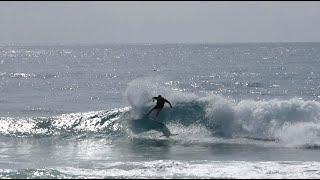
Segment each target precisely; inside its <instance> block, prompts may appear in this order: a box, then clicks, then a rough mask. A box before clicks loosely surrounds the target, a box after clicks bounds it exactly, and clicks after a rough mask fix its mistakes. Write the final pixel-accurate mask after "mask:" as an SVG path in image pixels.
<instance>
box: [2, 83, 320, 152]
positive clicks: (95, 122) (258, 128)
mask: <svg viewBox="0 0 320 180" xmlns="http://www.w3.org/2000/svg"><path fill="white" fill-rule="evenodd" d="M139 81H140V80H139ZM141 84H144V83H142V82H138V81H136V82H133V83H132V84H129V86H128V89H127V98H128V102H129V103H130V105H131V106H128V107H122V108H115V109H111V110H107V111H93V112H85V113H69V114H62V115H59V116H54V117H32V118H27V117H25V118H23V117H14V118H13V117H1V118H0V134H1V135H2V136H13V137H46V136H59V137H61V138H66V137H73V136H76V137H86V136H90V135H93V136H97V137H104V138H105V137H110V138H116V137H124V136H134V135H136V134H139V133H143V132H146V131H150V130H156V131H157V130H158V129H159V127H156V126H155V125H154V124H152V123H140V124H139V123H137V122H138V121H137V120H145V122H148V119H146V118H143V114H145V113H147V112H148V111H149V110H150V109H151V108H152V107H153V105H154V104H153V103H152V101H151V98H152V96H151V94H154V92H153V90H154V89H153V88H154V87H152V86H151V87H143V86H141ZM156 87H160V86H156ZM161 87H164V88H163V89H162V90H161V89H160V90H159V89H157V92H161V94H162V95H163V96H164V97H165V98H167V99H168V100H169V101H170V102H171V103H172V105H173V106H174V108H173V109H170V107H169V106H168V105H165V108H164V109H163V110H162V111H161V113H160V115H159V116H158V117H154V116H155V113H151V114H150V117H151V118H152V119H156V120H157V121H160V122H163V123H165V124H166V125H167V127H168V128H169V129H170V131H171V132H172V133H178V134H180V135H181V136H182V135H190V136H187V137H189V138H191V137H192V135H191V134H192V133H194V135H193V138H199V139H201V138H202V137H204V136H206V137H207V138H225V139H230V138H249V139H256V140H262V141H274V142H277V143H279V144H280V145H281V146H286V147H305V148H318V147H320V142H319V140H318V139H319V135H320V123H319V113H320V103H319V102H317V101H304V100H301V99H298V98H292V99H289V100H276V99H274V100H270V101H254V100H243V101H238V102H237V101H235V100H233V99H228V98H225V97H223V96H218V95H208V96H205V97H199V96H197V95H194V94H188V93H183V92H180V91H173V92H172V91H169V90H168V89H166V88H165V86H161ZM138 126H139V127H140V131H136V129H139V128H138ZM141 127H143V128H142V129H141ZM160 132H161V131H160Z"/></svg>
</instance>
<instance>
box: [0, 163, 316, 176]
mask: <svg viewBox="0 0 320 180" xmlns="http://www.w3.org/2000/svg"><path fill="white" fill-rule="evenodd" d="M104 166H106V167H103V168H96V169H94V170H93V169H85V168H77V167H65V168H50V169H21V170H0V177H1V178H12V179H35V178H48V179H60V178H62V179H74V178H76V179H82V178H104V179H111V178H116V179H118V178H129V179H131V178H135V179H136V178H138V179H140V178H157V179H168V178H187V179H189V178H191V179H202V178H237V179H238V178H240V179H242V178H250V179H251V178H280V179H282V178H318V177H319V168H320V163H319V162H300V161H285V162H282V161H266V162H264V161H262V162H247V161H209V162H208V161H191V162H185V161H172V160H157V161H149V162H114V163H110V164H107V165H104ZM213 169H214V170H213ZM160 172H161V173H160Z"/></svg>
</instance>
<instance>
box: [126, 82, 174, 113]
mask: <svg viewBox="0 0 320 180" xmlns="http://www.w3.org/2000/svg"><path fill="white" fill-rule="evenodd" d="M163 82H164V81H163V80H162V79H161V78H160V77H156V78H151V77H148V78H139V79H135V80H133V81H131V82H129V83H128V86H127V90H126V97H127V100H128V102H129V104H130V105H131V106H132V108H133V112H132V115H133V116H134V117H136V118H139V117H141V115H142V114H143V112H144V111H145V108H146V107H148V108H149V107H150V106H152V97H154V96H158V95H159V94H161V95H162V96H164V97H168V95H169V94H171V92H172V90H171V88H170V86H168V85H166V84H165V83H163ZM170 102H171V101H170Z"/></svg>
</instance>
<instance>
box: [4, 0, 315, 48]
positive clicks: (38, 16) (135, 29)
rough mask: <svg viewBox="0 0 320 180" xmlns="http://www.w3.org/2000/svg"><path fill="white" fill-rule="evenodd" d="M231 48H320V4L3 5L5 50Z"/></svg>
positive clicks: (40, 3) (42, 3)
mask: <svg viewBox="0 0 320 180" xmlns="http://www.w3.org/2000/svg"><path fill="white" fill-rule="evenodd" d="M231 42H320V2H318V1H291V2H290V1H281V2H277V1H270V2H269V1H221V2H217V1H202V2H201V1H176V2H173V1H149V2H148V1H133V2H130V1H114V2H111V1H95V2H92V1H69V2H67V1H56V2H50V1H42V2H41V1H39V2H38V1H34V2H30V1H29V2H28V1H16V2H12V1H1V2H0V44H12V43H13V44H56V43H62V44H73V43H80V44H96V43H231Z"/></svg>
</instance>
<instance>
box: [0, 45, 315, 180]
mask: <svg viewBox="0 0 320 180" xmlns="http://www.w3.org/2000/svg"><path fill="white" fill-rule="evenodd" d="M319 69H320V43H258V44H167V45H152V44H146V45H72V46H71V45H70V46H69V45H56V46H54V45H52V46H51V45H47V46H45V45H43V46H40V45H39V46H19V45H1V46H0V114H1V116H0V157H1V158H0V177H1V178H319V177H320V169H319V166H320V162H319V160H320V156H319V155H320V151H319V149H320V140H319V136H320V118H319V117H320V116H319V114H320V102H319V99H320V91H319V87H320V72H319ZM159 94H161V95H162V96H164V97H165V98H166V99H168V100H169V101H170V102H171V104H172V105H173V109H170V107H169V105H166V106H165V108H164V109H163V111H162V112H161V113H160V116H159V117H154V114H151V118H152V119H154V120H157V121H160V122H163V123H164V124H166V127H167V128H168V130H169V131H170V132H171V133H173V134H178V135H176V136H170V137H168V138H167V137H163V136H161V135H163V133H166V129H165V128H164V127H163V126H162V125H159V124H156V123H153V122H152V121H151V120H150V119H146V118H144V117H143V114H145V113H147V112H148V111H149V110H150V109H151V108H152V107H153V106H154V104H155V103H154V102H152V99H151V98H152V97H153V96H157V95H159Z"/></svg>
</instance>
